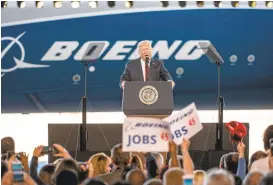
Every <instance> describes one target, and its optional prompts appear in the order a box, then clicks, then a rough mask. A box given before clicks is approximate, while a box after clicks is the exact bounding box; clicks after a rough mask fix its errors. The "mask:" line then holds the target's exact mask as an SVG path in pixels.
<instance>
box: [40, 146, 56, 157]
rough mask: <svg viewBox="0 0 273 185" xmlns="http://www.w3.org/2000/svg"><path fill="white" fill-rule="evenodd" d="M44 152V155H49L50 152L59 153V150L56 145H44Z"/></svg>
mask: <svg viewBox="0 0 273 185" xmlns="http://www.w3.org/2000/svg"><path fill="white" fill-rule="evenodd" d="M42 153H43V154H44V155H48V154H52V155H54V154H57V153H58V151H57V149H56V148H55V147H53V146H44V147H43V151H42Z"/></svg>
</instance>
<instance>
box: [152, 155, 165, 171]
mask: <svg viewBox="0 0 273 185" xmlns="http://www.w3.org/2000/svg"><path fill="white" fill-rule="evenodd" d="M151 154H152V156H153V157H154V158H155V160H156V164H157V167H158V168H162V167H163V166H164V157H163V155H162V154H161V153H158V152H152V153H151Z"/></svg>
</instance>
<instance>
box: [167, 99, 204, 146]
mask: <svg viewBox="0 0 273 185" xmlns="http://www.w3.org/2000/svg"><path fill="white" fill-rule="evenodd" d="M163 120H164V121H166V122H169V123H170V132H171V135H172V138H173V141H174V142H175V143H176V144H177V145H180V144H181V143H182V138H184V137H185V138H186V139H190V138H191V137H192V136H194V135H195V134H197V133H198V132H199V131H200V130H202V129H203V126H202V124H201V123H200V120H199V117H198V114H197V109H196V106H195V104H194V103H192V104H190V105H189V106H187V107H185V108H184V109H182V110H181V111H179V112H178V113H177V114H175V115H173V116H169V117H167V118H165V119H163Z"/></svg>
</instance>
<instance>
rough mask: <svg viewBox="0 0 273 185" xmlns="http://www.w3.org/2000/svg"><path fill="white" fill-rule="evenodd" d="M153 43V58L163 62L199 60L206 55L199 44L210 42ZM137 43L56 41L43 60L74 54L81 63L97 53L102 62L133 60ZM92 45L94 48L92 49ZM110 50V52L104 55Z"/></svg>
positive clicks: (136, 56)
mask: <svg viewBox="0 0 273 185" xmlns="http://www.w3.org/2000/svg"><path fill="white" fill-rule="evenodd" d="M151 42H152V43H154V44H153V57H154V56H155V55H156V54H157V55H158V58H159V59H161V60H167V59H169V58H170V57H172V56H174V58H175V60H198V59H199V58H201V57H202V56H203V55H204V52H203V50H202V49H201V48H200V46H199V42H210V41H208V40H189V41H186V42H185V43H183V42H182V40H175V41H174V42H173V43H168V41H166V40H158V41H156V42H155V41H151ZM137 43H138V41H136V40H131V41H116V42H115V43H114V44H113V45H112V47H110V48H109V46H110V42H109V41H87V42H85V43H84V44H83V45H82V46H80V44H79V42H78V41H55V42H54V43H53V44H52V46H51V47H50V48H49V50H48V51H47V52H46V53H45V55H44V56H43V57H42V59H41V60H42V61H64V60H67V59H69V58H70V57H71V56H72V55H73V53H75V55H74V60H76V61H81V60H82V59H83V58H84V56H85V55H86V53H89V55H91V54H92V53H96V56H95V57H96V58H99V57H100V56H101V55H102V54H104V57H103V58H102V60H112V61H113V60H125V59H126V58H127V59H128V60H133V59H137V58H138V57H139V54H138V48H136V45H137ZM91 45H92V47H90V46H91ZM79 46H80V47H79ZM101 46H103V47H101ZM96 48H97V49H96ZM108 48H109V50H108V51H107V52H106V53H104V52H105V51H106V49H108ZM133 48H134V49H133ZM77 50H78V51H77ZM93 58H94V57H93Z"/></svg>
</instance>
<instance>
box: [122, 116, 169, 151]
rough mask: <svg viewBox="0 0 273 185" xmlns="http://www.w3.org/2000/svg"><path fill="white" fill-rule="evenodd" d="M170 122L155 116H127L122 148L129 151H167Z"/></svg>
mask: <svg viewBox="0 0 273 185" xmlns="http://www.w3.org/2000/svg"><path fill="white" fill-rule="evenodd" d="M169 135H170V132H169V123H166V122H164V121H162V120H161V119H154V118H139V117H138V118H137V117H135V118H125V120H124V124H123V132H122V150H123V151H127V152H167V151H168V149H169V145H168V143H169Z"/></svg>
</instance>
